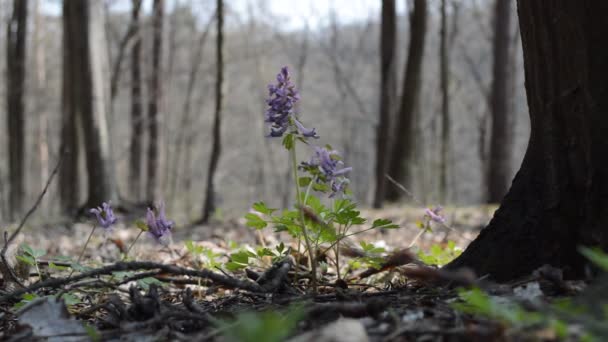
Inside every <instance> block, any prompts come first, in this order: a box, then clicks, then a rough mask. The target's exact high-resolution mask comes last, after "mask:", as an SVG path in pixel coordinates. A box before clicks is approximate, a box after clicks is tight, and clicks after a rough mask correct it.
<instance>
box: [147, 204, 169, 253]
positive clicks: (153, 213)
mask: <svg viewBox="0 0 608 342" xmlns="http://www.w3.org/2000/svg"><path fill="white" fill-rule="evenodd" d="M146 225H147V226H148V233H149V234H150V236H152V237H153V238H154V240H156V241H157V242H158V243H160V244H165V241H166V240H165V238H166V237H168V236H169V235H170V234H171V229H172V228H173V221H171V220H167V217H166V216H165V205H164V204H163V203H162V202H161V203H159V204H158V206H157V207H156V208H154V209H152V208H148V212H147V214H146Z"/></svg>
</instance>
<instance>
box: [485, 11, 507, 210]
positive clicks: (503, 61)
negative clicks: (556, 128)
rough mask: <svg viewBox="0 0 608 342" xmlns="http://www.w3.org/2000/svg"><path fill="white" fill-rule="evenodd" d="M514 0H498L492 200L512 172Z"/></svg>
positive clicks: (490, 168)
mask: <svg viewBox="0 0 608 342" xmlns="http://www.w3.org/2000/svg"><path fill="white" fill-rule="evenodd" d="M510 26H511V1H509V0H496V4H495V11H494V40H493V55H494V65H493V69H492V75H493V78H492V91H491V106H492V107H491V108H492V132H491V135H490V153H489V165H488V176H487V179H488V195H487V201H488V203H498V202H500V200H501V199H502V197H503V196H504V194H505V193H506V192H507V189H508V186H509V180H510V179H509V177H510V174H511V168H510V160H511V154H510V151H511V137H510V132H509V128H510V125H509V117H508V116H509V93H510V86H509V84H510V81H511V78H510V76H509V73H510V71H511V67H510V63H512V60H511V58H510V57H511V54H510V52H509V49H510V47H511V40H510V37H509V35H510V30H511V28H510Z"/></svg>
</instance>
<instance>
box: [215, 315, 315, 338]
mask: <svg viewBox="0 0 608 342" xmlns="http://www.w3.org/2000/svg"><path fill="white" fill-rule="evenodd" d="M303 317H304V310H303V309H302V308H301V307H298V306H294V307H291V308H290V309H289V310H288V311H287V312H285V313H281V312H277V311H265V312H245V313H241V314H239V315H237V317H236V318H235V319H234V320H233V321H219V322H216V325H217V326H218V329H220V330H221V331H223V334H224V338H225V339H226V340H227V341H235V342H236V341H239V342H241V341H242V342H257V341H266V342H279V341H284V340H285V339H286V338H287V337H289V335H290V334H291V333H292V332H293V330H294V329H295V328H296V326H297V324H298V322H299V321H300V320H301V319H302V318H303Z"/></svg>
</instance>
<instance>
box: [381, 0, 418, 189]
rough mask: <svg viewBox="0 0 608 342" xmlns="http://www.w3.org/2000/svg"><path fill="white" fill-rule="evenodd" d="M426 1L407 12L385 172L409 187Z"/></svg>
mask: <svg viewBox="0 0 608 342" xmlns="http://www.w3.org/2000/svg"><path fill="white" fill-rule="evenodd" d="M426 21H427V0H416V1H414V8H413V10H412V12H411V14H410V45H409V49H408V56H407V62H406V66H405V76H404V77H403V94H402V95H401V104H400V106H399V112H398V115H397V116H396V123H395V125H394V129H395V131H394V134H393V136H394V138H393V143H392V147H391V149H390V150H391V158H390V162H389V174H390V175H391V176H392V177H393V178H395V179H398V180H399V181H400V182H402V183H403V184H404V185H405V186H406V187H411V185H412V179H411V178H412V176H411V163H412V159H413V140H414V139H413V137H414V129H413V127H414V122H415V111H416V106H417V102H418V97H419V96H420V85H421V77H422V57H423V54H424V41H425V37H426ZM386 195H387V198H388V199H390V200H396V199H398V197H399V195H400V192H399V189H396V188H394V187H391V188H389V189H387V193H386Z"/></svg>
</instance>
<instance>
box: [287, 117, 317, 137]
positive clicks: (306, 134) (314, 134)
mask: <svg viewBox="0 0 608 342" xmlns="http://www.w3.org/2000/svg"><path fill="white" fill-rule="evenodd" d="M293 122H294V123H295V124H296V127H297V128H298V132H300V134H302V136H304V137H306V138H315V139H318V138H319V136H318V135H317V132H316V131H315V129H314V128H312V129H308V128H306V127H304V125H302V123H301V122H300V121H298V120H297V119H294V120H293Z"/></svg>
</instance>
